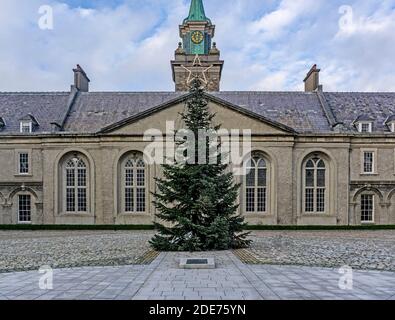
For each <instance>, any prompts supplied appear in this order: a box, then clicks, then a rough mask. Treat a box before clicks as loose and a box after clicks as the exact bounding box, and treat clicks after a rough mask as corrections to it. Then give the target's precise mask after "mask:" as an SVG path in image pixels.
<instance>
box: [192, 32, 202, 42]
mask: <svg viewBox="0 0 395 320" xmlns="http://www.w3.org/2000/svg"><path fill="white" fill-rule="evenodd" d="M191 39H192V42H193V43H195V44H200V43H202V42H203V40H204V35H203V33H202V32H201V31H193V32H192V36H191Z"/></svg>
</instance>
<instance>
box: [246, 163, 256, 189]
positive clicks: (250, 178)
mask: <svg viewBox="0 0 395 320" xmlns="http://www.w3.org/2000/svg"><path fill="white" fill-rule="evenodd" d="M247 170H249V171H247V177H246V184H247V187H254V186H255V169H253V168H251V169H248V168H247Z"/></svg>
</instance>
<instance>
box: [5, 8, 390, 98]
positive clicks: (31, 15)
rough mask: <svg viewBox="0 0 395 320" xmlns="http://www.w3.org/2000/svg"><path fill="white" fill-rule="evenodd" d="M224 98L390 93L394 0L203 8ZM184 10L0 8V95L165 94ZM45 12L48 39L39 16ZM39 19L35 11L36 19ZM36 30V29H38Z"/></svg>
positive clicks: (170, 81)
mask: <svg viewBox="0 0 395 320" xmlns="http://www.w3.org/2000/svg"><path fill="white" fill-rule="evenodd" d="M204 2H205V7H206V14H207V15H208V16H209V17H210V18H211V19H212V21H213V22H214V23H215V24H216V26H217V30H216V37H215V41H216V42H217V46H218V48H219V49H220V50H221V54H222V58H223V59H224V60H225V68H224V73H223V80H222V89H223V90H302V88H303V81H302V80H303V78H304V76H305V74H306V72H307V71H308V69H309V68H310V67H311V65H312V64H313V63H317V64H318V65H319V67H320V68H321V69H322V72H321V82H322V83H323V85H324V90H327V91H395V59H394V57H395V0H380V1H377V0H340V1H339V0H331V1H327V0H227V1H224V0H205V1H204ZM189 3H190V0H95V1H94V0H88V1H81V0H46V1H43V0H17V1H15V0H0V43H1V47H0V75H1V76H0V91H53V90H56V91H67V90H69V88H70V84H71V82H72V80H73V75H72V71H71V69H72V68H73V67H74V66H75V65H76V64H77V63H79V64H81V65H82V66H83V68H84V69H85V70H86V71H87V73H88V75H89V76H90V78H91V80H92V83H91V88H92V90H93V91H112V90H116V91H166V90H170V91H171V90H173V88H174V87H173V83H172V79H171V69H170V63H169V61H170V60H171V59H172V57H173V56H174V50H175V49H176V47H177V43H178V42H179V41H180V40H179V37H178V25H179V23H180V22H181V21H182V19H183V18H185V16H187V13H188V10H189ZM43 5H49V6H50V7H51V8H52V9H53V29H52V30H43V29H41V28H40V23H41V24H42V23H43V21H44V22H45V21H47V20H43V18H42V16H43V13H41V14H40V13H39V9H40V7H41V6H43ZM42 12H43V11H42ZM39 22H40V23H39Z"/></svg>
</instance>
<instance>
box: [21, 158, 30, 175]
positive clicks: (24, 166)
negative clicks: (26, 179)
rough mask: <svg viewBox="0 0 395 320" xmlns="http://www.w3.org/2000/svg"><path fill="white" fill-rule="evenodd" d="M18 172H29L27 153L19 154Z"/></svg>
mask: <svg viewBox="0 0 395 320" xmlns="http://www.w3.org/2000/svg"><path fill="white" fill-rule="evenodd" d="M19 173H22V174H26V173H29V155H28V154H27V153H21V154H19Z"/></svg>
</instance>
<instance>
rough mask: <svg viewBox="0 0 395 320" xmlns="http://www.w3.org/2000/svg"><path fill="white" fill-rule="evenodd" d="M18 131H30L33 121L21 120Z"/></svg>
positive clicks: (31, 130)
mask: <svg viewBox="0 0 395 320" xmlns="http://www.w3.org/2000/svg"><path fill="white" fill-rule="evenodd" d="M20 131H21V133H32V132H33V123H32V122H31V121H21V127H20Z"/></svg>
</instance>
